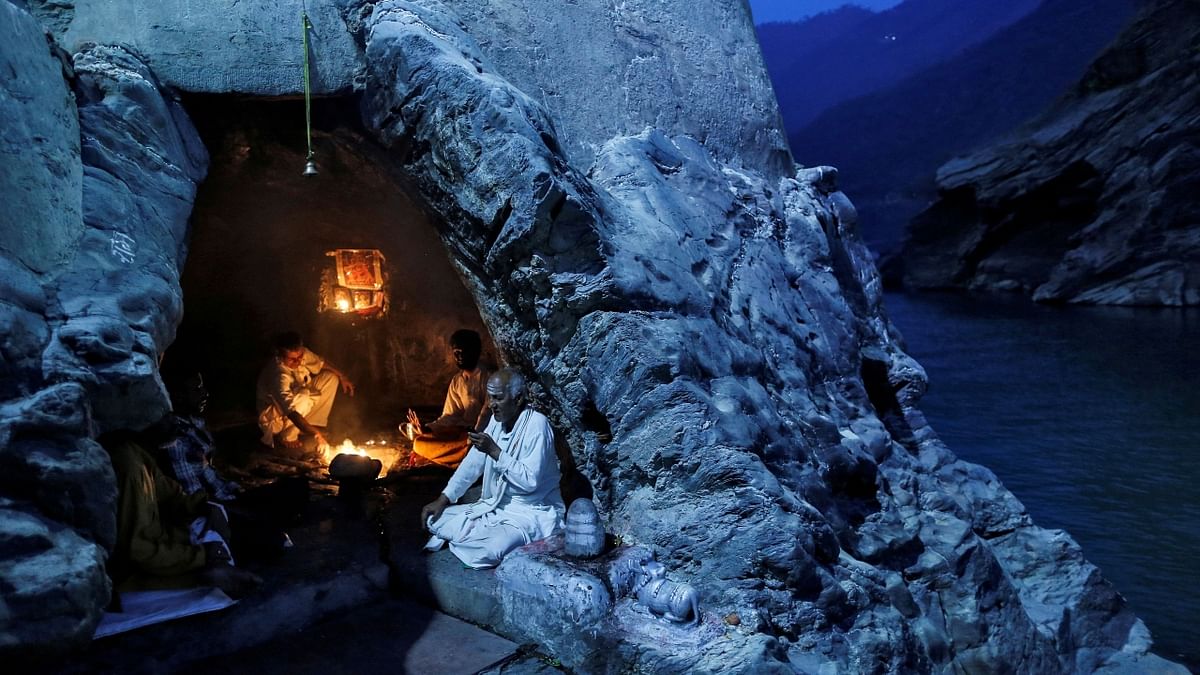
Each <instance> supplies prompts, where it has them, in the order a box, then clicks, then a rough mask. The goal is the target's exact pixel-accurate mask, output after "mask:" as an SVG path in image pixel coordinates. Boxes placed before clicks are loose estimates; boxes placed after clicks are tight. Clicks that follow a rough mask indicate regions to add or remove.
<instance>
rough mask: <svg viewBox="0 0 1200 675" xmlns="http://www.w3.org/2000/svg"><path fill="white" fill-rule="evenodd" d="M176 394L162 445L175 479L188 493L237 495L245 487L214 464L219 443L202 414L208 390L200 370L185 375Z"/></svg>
mask: <svg viewBox="0 0 1200 675" xmlns="http://www.w3.org/2000/svg"><path fill="white" fill-rule="evenodd" d="M174 398H175V399H177V400H176V401H175V414H174V415H172V416H171V430H170V434H171V435H170V438H169V439H168V440H167V441H166V442H164V443H163V444H162V445H160V446H159V448H160V449H161V450H162V451H163V452H164V453H165V454H166V457H167V461H168V462H169V463H170V470H171V473H173V474H174V475H175V480H177V481H179V484H180V485H182V486H183V490H184V492H186V493H187V494H192V493H193V492H200V491H204V492H207V493H208V496H209V497H210V498H212V499H215V500H217V501H221V502H224V501H230V500H232V499H235V498H236V497H237V496H238V494H239V493H241V491H242V487H241V486H240V485H238V484H237V483H235V482H233V481H231V480H225V479H224V478H222V477H221V476H220V474H218V473H217V470H216V469H214V468H213V465H212V455H213V450H214V448H215V447H216V444H215V443H214V441H213V437H212V434H211V433H209V431H208V426H207V425H206V424H205V422H204V418H203V417H202V414H203V413H204V408H205V407H206V406H207V404H208V391H207V390H206V389H205V388H204V379H203V377H201V375H200V373H193V374H192V375H190V376H188V377H187V378H185V379H184V380H183V382H182V383H181V385H180V391H179V392H178V393H177V394H176V395H175V396H174Z"/></svg>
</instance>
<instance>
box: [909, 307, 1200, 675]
mask: <svg viewBox="0 0 1200 675" xmlns="http://www.w3.org/2000/svg"><path fill="white" fill-rule="evenodd" d="M886 303H887V307H888V312H889V314H890V315H891V317H892V321H893V322H894V323H895V324H896V326H897V327H898V328H899V329H900V331H901V332H902V333H903V334H904V337H905V341H906V344H907V348H908V352H909V353H910V354H911V355H912V356H914V357H915V358H916V359H917V360H918V361H920V362H921V364H922V365H923V366H924V367H925V369H926V371H927V372H928V373H929V381H930V385H929V392H928V393H927V394H926V396H925V398H924V399H923V401H922V404H921V409H922V410H923V411H924V412H925V415H926V417H928V418H929V420H930V423H931V424H932V425H933V428H934V429H935V430H936V431H937V432H938V435H939V436H941V438H942V440H944V441H945V442H946V444H947V445H948V446H949V447H950V448H951V449H952V450H953V451H954V452H955V453H956V454H957V455H958V456H959V457H961V458H963V459H965V460H968V461H972V462H977V463H979V464H983V465H984V466H987V467H988V468H990V469H991V470H992V471H994V472H995V473H996V475H997V476H999V477H1000V479H1001V481H1003V482H1004V484H1005V486H1007V487H1008V489H1009V490H1011V491H1012V492H1013V493H1014V494H1015V495H1016V496H1017V498H1018V499H1020V500H1021V502H1022V503H1024V504H1025V507H1026V508H1027V509H1028V510H1029V513H1030V515H1032V516H1033V518H1034V520H1035V521H1036V522H1037V523H1038V524H1039V525H1041V526H1043V527H1050V528H1061V529H1064V530H1066V531H1068V532H1070V533H1071V535H1072V536H1073V537H1074V538H1075V539H1076V541H1078V542H1079V544H1080V545H1081V546H1082V547H1083V551H1084V555H1085V556H1086V557H1087V559H1088V560H1089V561H1091V562H1092V563H1094V564H1095V565H1097V566H1098V567H1100V569H1101V570H1102V572H1103V574H1104V576H1105V577H1106V578H1107V579H1108V580H1110V581H1111V582H1112V583H1113V584H1114V585H1115V586H1116V587H1117V589H1118V590H1120V591H1121V593H1122V595H1124V596H1125V598H1126V599H1127V600H1128V601H1129V603H1130V605H1131V606H1132V607H1133V610H1134V611H1135V612H1136V613H1137V615H1138V616H1139V617H1141V618H1142V619H1143V620H1145V622H1146V624H1147V625H1148V626H1149V627H1150V631H1151V633H1152V634H1153V635H1154V638H1155V652H1156V653H1158V654H1160V655H1162V656H1165V657H1167V658H1169V659H1172V660H1176V661H1181V662H1184V663H1185V664H1186V665H1188V666H1189V667H1190V668H1191V669H1192V670H1193V671H1198V672H1200V572H1198V570H1200V311H1197V310H1195V309H1189V310H1180V309H1150V308H1118V307H1075V306H1068V307H1052V306H1042V305H1037V304H1034V303H1031V302H1029V301H1027V300H1025V299H1019V298H1013V299H1006V298H995V297H980V296H975V295H966V294H961V295H960V294H940V293H939V294H889V295H888V296H887V299H886Z"/></svg>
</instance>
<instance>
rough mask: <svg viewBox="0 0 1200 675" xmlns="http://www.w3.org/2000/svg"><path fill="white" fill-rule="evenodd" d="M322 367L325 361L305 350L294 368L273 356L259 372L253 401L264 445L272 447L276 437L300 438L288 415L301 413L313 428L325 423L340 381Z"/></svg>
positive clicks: (289, 439) (287, 439)
mask: <svg viewBox="0 0 1200 675" xmlns="http://www.w3.org/2000/svg"><path fill="white" fill-rule="evenodd" d="M324 368H325V359H323V358H321V357H320V356H317V355H316V354H314V353H313V352H311V351H309V350H308V349H307V348H306V349H305V350H304V355H303V356H302V357H301V358H300V365H299V366H297V367H296V368H288V367H287V366H286V365H284V363H283V360H282V359H280V358H279V357H275V358H274V359H272V360H271V361H270V362H269V363H268V364H267V365H266V367H264V368H263V369H262V372H261V373H259V375H258V384H257V386H256V388H255V396H254V398H255V403H256V405H257V408H258V428H259V431H261V432H262V438H261V440H262V442H263V443H264V444H266V445H268V446H274V444H275V435H276V434H280V435H282V436H283V440H285V441H291V440H295V439H297V438H299V437H300V429H298V428H297V427H296V425H295V424H293V423H292V421H291V420H290V419H288V417H287V415H288V413H290V412H298V413H300V414H301V415H303V416H304V419H306V420H308V423H309V424H312V425H313V426H318V427H323V426H325V425H326V424H327V423H328V421H329V411H330V410H332V409H333V399H334V398H335V397H336V396H337V392H338V384H339V381H338V378H337V376H336V375H334V374H333V373H331V372H329V371H327V370H324Z"/></svg>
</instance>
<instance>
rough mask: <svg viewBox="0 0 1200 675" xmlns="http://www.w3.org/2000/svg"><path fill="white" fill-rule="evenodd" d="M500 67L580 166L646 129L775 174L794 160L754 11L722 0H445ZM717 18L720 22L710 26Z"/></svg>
mask: <svg viewBox="0 0 1200 675" xmlns="http://www.w3.org/2000/svg"><path fill="white" fill-rule="evenodd" d="M447 6H448V7H450V8H452V9H453V11H454V13H455V14H456V15H457V16H458V18H459V20H460V21H461V22H462V25H463V27H464V28H465V29H466V32H467V33H469V34H470V35H471V36H472V37H473V38H474V39H475V40H476V41H477V43H478V45H479V49H480V52H481V53H482V54H483V55H484V56H485V57H486V58H487V59H488V61H489V63H490V64H493V66H494V67H495V69H496V72H497V73H499V74H500V75H501V76H503V77H504V78H505V79H507V80H508V81H509V82H511V83H512V84H513V85H515V86H516V87H517V88H518V89H520V90H521V91H523V92H525V93H527V94H529V95H530V96H531V97H533V99H534V100H536V101H538V102H539V103H541V104H542V106H543V107H544V108H545V110H546V111H547V112H548V113H549V115H550V117H551V118H552V119H553V120H554V129H555V132H556V133H555V137H556V139H557V142H558V143H561V144H562V146H563V150H564V154H565V155H566V156H567V157H568V158H569V159H570V161H571V163H572V164H574V165H575V166H576V167H580V168H584V167H587V166H588V164H590V163H591V162H592V160H593V158H594V157H595V154H596V152H597V151H598V150H599V148H600V146H602V145H603V144H604V143H605V142H607V141H608V140H609V139H611V138H613V137H615V136H626V135H633V134H637V133H639V132H641V131H642V130H643V129H645V128H647V127H651V128H655V129H661V130H663V131H665V132H667V133H671V134H683V135H687V136H691V137H692V138H696V139H703V143H704V145H705V147H707V148H708V150H709V152H711V153H712V154H714V155H715V156H716V157H717V158H718V159H720V160H721V161H725V162H729V163H732V164H735V165H736V164H744V165H746V166H752V167H755V168H756V169H757V170H759V171H763V172H765V173H766V174H767V175H768V176H769V177H772V178H778V177H780V176H782V175H785V174H789V173H791V170H792V163H791V158H790V155H789V154H788V150H787V139H786V137H785V136H784V135H783V133H782V131H781V130H782V121H781V119H780V117H779V112H778V108H777V106H776V103H775V94H774V91H773V90H772V89H771V83H770V80H769V79H768V78H767V74H766V68H765V66H763V63H762V54H761V51H760V50H759V46H758V41H757V39H756V38H755V37H754V27H753V24H752V23H751V17H750V12H749V11H747V8H746V6H745V4H744V3H740V2H725V1H724V0H654V1H647V0H635V1H632V2H622V3H616V4H614V3H601V2H563V3H554V4H553V5H551V6H547V5H545V4H543V3H541V2H535V1H530V0H517V1H515V2H514V1H511V0H504V1H502V0H456V1H455V2H449V3H447ZM716 26H719V27H720V28H719V29H714V27H716Z"/></svg>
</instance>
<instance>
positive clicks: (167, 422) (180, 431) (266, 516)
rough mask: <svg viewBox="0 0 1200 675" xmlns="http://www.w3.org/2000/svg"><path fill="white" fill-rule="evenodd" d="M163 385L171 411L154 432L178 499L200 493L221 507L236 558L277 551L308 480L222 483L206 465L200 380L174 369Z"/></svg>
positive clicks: (209, 449)
mask: <svg viewBox="0 0 1200 675" xmlns="http://www.w3.org/2000/svg"><path fill="white" fill-rule="evenodd" d="M164 380H165V381H166V384H167V392H168V393H169V394H170V396H171V406H172V408H173V409H174V410H173V411H172V412H170V413H168V414H167V415H166V416H165V417H164V418H163V420H162V421H161V422H160V423H159V424H158V429H157V432H158V433H159V434H160V435H161V440H160V442H159V443H158V447H159V452H160V457H159V461H160V462H162V467H163V469H164V470H165V471H166V472H167V473H168V475H170V476H171V477H173V478H174V479H175V480H176V481H178V482H179V484H180V486H181V487H182V488H183V491H184V494H187V495H192V494H195V493H197V492H199V493H204V494H207V495H208V498H209V499H211V500H214V501H217V502H219V503H221V504H222V505H223V506H225V507H226V511H227V512H228V515H229V520H230V523H231V526H232V530H233V540H232V541H231V542H230V543H231V544H232V545H233V547H234V552H236V553H237V554H238V556H239V557H241V556H243V555H248V556H250V557H259V556H264V555H270V554H274V553H278V552H280V551H282V549H283V547H284V546H285V545H286V542H287V541H288V539H287V535H286V534H285V533H284V530H285V529H286V528H287V527H288V526H290V525H291V524H293V523H294V521H295V520H297V519H298V518H299V516H300V514H301V513H302V512H303V510H304V508H305V506H306V505H307V503H308V480H307V479H305V478H303V477H301V476H290V477H284V478H280V479H278V480H276V481H275V482H273V483H268V484H266V485H261V486H258V487H255V488H251V489H250V490H245V489H243V488H242V486H241V485H239V484H238V483H236V482H234V481H231V480H226V479H225V478H223V477H222V476H221V475H220V474H219V473H217V470H216V469H215V468H214V467H213V465H212V458H213V455H214V454H215V452H216V442H215V440H214V439H213V436H212V434H211V433H210V432H209V431H208V425H207V423H206V422H205V419H204V410H205V408H207V406H208V389H207V388H206V387H205V386H204V378H203V376H201V374H200V373H198V372H194V371H193V372H188V371H186V370H177V371H174V372H171V373H167V374H166V375H165V376H164Z"/></svg>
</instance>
